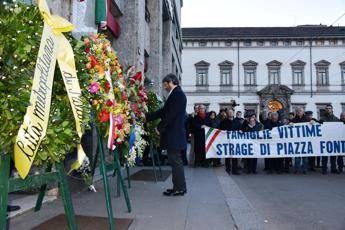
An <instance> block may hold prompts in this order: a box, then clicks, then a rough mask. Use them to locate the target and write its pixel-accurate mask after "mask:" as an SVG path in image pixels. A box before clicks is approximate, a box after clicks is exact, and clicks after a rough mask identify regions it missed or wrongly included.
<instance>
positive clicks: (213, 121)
mask: <svg viewBox="0 0 345 230" xmlns="http://www.w3.org/2000/svg"><path fill="white" fill-rule="evenodd" d="M219 123H220V121H219V119H218V118H217V114H216V112H215V111H211V112H210V113H209V114H208V116H207V119H206V125H207V126H208V127H211V128H215V129H219ZM211 162H212V164H213V167H219V166H221V163H220V159H219V158H212V159H211Z"/></svg>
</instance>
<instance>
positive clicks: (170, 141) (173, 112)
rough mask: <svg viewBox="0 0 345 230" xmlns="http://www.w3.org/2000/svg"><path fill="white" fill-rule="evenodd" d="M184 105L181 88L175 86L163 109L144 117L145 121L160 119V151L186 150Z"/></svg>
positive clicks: (185, 99) (184, 96) (184, 97)
mask: <svg viewBox="0 0 345 230" xmlns="http://www.w3.org/2000/svg"><path fill="white" fill-rule="evenodd" d="M186 105H187V98H186V95H185V94H184V92H183V91H182V89H181V87H180V86H177V87H176V88H175V89H174V90H173V91H172V92H171V94H170V96H169V97H168V99H167V101H166V102H165V103H164V106H163V108H161V109H159V110H158V111H156V112H154V113H151V114H147V115H146V120H147V121H152V120H156V119H158V118H160V119H161V122H160V123H159V125H158V127H157V128H158V131H159V133H160V145H161V148H162V149H166V150H183V149H186V148H187V140H186V128H185V121H186V116H185V114H186Z"/></svg>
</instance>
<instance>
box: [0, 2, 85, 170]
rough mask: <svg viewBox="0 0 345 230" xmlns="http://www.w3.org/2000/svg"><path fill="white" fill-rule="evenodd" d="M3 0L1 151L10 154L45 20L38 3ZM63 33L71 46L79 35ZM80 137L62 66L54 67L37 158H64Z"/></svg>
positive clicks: (36, 161) (39, 162) (51, 160)
mask: <svg viewBox="0 0 345 230" xmlns="http://www.w3.org/2000/svg"><path fill="white" fill-rule="evenodd" d="M1 4H2V5H1V6H0V28H1V36H0V78H1V82H0V122H1V127H0V131H1V132H0V146H1V151H0V154H8V153H10V154H11V155H12V152H13V145H14V142H15V140H16V136H15V135H16V134H17V133H18V130H19V127H20V125H21V124H22V122H23V120H24V115H25V112H26V109H27V107H28V105H29V99H30V94H31V89H32V81H33V76H34V71H35V64H36V59H37V55H38V49H39V47H40V40H41V36H42V31H43V20H42V18H41V14H40V12H39V10H38V8H37V6H35V5H25V4H23V3H20V2H14V3H6V2H2V3H1ZM65 36H66V37H67V38H68V40H69V42H70V43H71V45H72V47H73V45H74V44H76V40H75V39H74V38H73V37H72V36H70V35H69V34H65ZM75 60H76V62H77V59H75ZM57 66H58V65H57ZM82 107H83V118H82V121H81V125H82V129H83V130H85V129H88V128H89V125H88V123H89V118H88V116H87V115H88V114H89V109H90V106H89V105H88V103H87V102H86V101H83V106H82ZM79 142H80V139H79V137H78V135H77V132H76V129H75V120H74V117H73V112H72V108H71V106H70V102H69V99H68V95H67V93H66V89H65V85H64V82H63V79H62V77H61V73H60V70H59V69H58V67H56V69H55V77H54V88H53V93H52V100H51V107H50V114H49V123H48V127H47V134H46V136H45V138H44V139H43V141H42V143H41V145H40V146H39V148H38V152H37V155H36V157H35V159H34V164H35V165H37V166H45V165H48V164H53V163H55V162H62V161H63V160H64V159H65V156H66V154H67V153H70V152H72V151H73V149H75V148H76V145H77V143H79ZM86 161H87V160H86Z"/></svg>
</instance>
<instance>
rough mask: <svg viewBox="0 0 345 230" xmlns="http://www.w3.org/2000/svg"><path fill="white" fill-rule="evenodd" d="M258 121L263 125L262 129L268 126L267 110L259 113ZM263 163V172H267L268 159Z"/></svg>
mask: <svg viewBox="0 0 345 230" xmlns="http://www.w3.org/2000/svg"><path fill="white" fill-rule="evenodd" d="M259 121H260V123H261V124H263V126H264V128H265V129H266V127H267V126H268V123H269V122H270V119H269V117H268V111H267V110H263V111H261V112H260V115H259ZM264 161H265V167H264V171H266V172H268V171H269V170H268V165H269V159H268V158H265V159H264Z"/></svg>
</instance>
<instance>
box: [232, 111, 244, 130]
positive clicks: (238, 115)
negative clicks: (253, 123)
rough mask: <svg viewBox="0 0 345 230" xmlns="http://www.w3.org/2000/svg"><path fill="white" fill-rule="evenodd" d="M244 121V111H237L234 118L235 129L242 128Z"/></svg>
mask: <svg viewBox="0 0 345 230" xmlns="http://www.w3.org/2000/svg"><path fill="white" fill-rule="evenodd" d="M243 123H244V119H243V118H242V112H241V111H237V112H236V117H235V118H234V124H233V125H234V127H233V128H234V130H241V129H242V126H243Z"/></svg>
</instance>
